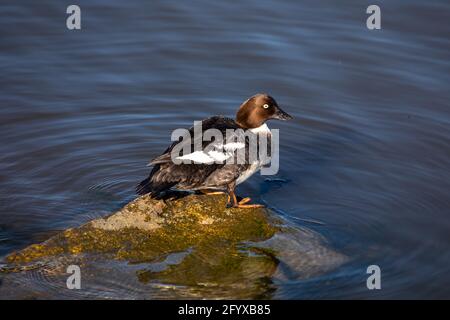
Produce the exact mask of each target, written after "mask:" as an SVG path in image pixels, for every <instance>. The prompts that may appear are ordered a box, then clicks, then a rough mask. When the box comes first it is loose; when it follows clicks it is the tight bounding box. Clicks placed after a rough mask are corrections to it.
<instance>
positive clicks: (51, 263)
mask: <svg viewBox="0 0 450 320" xmlns="http://www.w3.org/2000/svg"><path fill="white" fill-rule="evenodd" d="M225 204H226V196H225V195H192V194H191V195H187V196H184V197H181V198H176V199H172V200H156V199H152V198H151V197H149V196H148V195H145V196H142V197H139V198H137V199H136V200H134V201H132V202H130V203H129V204H127V205H126V206H125V207H124V208H122V209H121V210H119V211H117V212H116V213H113V214H111V215H109V216H108V217H105V218H100V219H96V220H92V221H90V222H88V223H86V224H84V225H82V226H80V227H78V228H72V229H67V230H65V231H63V232H61V233H59V234H56V235H55V236H53V237H51V238H50V239H48V240H47V241H45V242H43V243H41V244H34V245H31V246H29V247H27V248H25V249H23V250H21V251H17V252H14V253H12V254H10V255H9V256H7V257H6V259H5V260H6V266H5V267H3V271H10V272H11V271H23V270H30V269H31V270H33V269H34V270H41V271H40V272H45V273H46V275H45V277H42V276H40V277H39V278H46V279H49V278H50V277H51V276H53V275H55V276H58V275H59V276H61V277H62V276H65V267H66V266H67V265H69V264H73V263H74V264H78V265H80V266H81V267H82V269H84V270H90V271H89V272H88V273H87V274H85V273H84V276H83V277H84V278H83V279H84V281H85V283H86V282H89V281H90V280H89V275H91V276H92V281H93V282H92V283H94V282H96V281H97V282H98V281H100V280H99V279H101V277H100V276H99V274H101V273H102V272H104V271H103V270H101V269H102V268H104V266H105V261H110V262H109V263H107V265H108V267H107V269H108V270H110V271H109V272H110V273H111V272H112V271H111V270H115V271H116V272H117V269H118V270H124V269H123V265H122V263H121V261H122V262H126V263H127V264H128V267H127V270H126V271H123V272H122V274H121V275H116V276H115V277H117V278H121V277H127V278H130V274H129V272H131V273H132V274H134V275H135V278H136V279H137V280H138V283H139V284H134V285H133V288H137V287H140V286H141V285H142V286H145V285H148V284H149V283H151V284H160V285H173V286H175V287H174V288H177V289H176V290H175V291H177V292H178V293H177V294H176V295H175V297H177V296H182V297H185V298H186V297H229V298H266V297H268V296H267V295H268V294H270V293H271V292H272V291H273V286H272V279H273V278H274V277H278V278H280V279H281V278H283V277H286V274H287V271H286V270H288V273H289V274H290V275H296V276H301V277H309V276H312V275H314V274H317V273H320V272H325V271H327V270H329V269H330V268H332V267H334V266H337V265H338V264H339V263H342V261H343V259H342V258H343V257H342V256H341V255H339V254H337V253H335V252H334V251H332V250H330V249H328V248H327V247H325V246H323V245H322V244H321V243H322V240H321V238H320V237H318V236H317V235H316V234H315V233H310V232H308V231H305V230H301V231H300V230H295V229H292V228H291V227H288V226H287V225H286V224H285V223H284V222H283V221H282V220H281V219H280V218H278V217H275V216H274V215H273V214H272V213H271V212H270V210H267V209H261V208H255V209H248V208H247V209H235V208H232V209H227V208H226V206H225ZM298 235H300V237H298ZM294 238H295V239H294ZM302 239H303V240H304V241H302ZM285 248H289V249H288V250H285ZM319 258H320V259H319ZM114 261H116V262H114ZM118 263H119V264H118ZM115 264H116V268H115V267H113V266H114V265H115ZM297 265H300V266H301V268H302V270H298V268H297ZM279 266H282V268H279ZM32 272H36V271H32ZM124 273H125V274H127V275H126V276H124V275H123V274H124ZM93 275H95V277H94V276H93ZM94 278H95V279H94ZM9 280H10V285H11V286H13V285H14V283H17V281H20V282H21V281H22V280H20V279H19V278H17V277H12V278H11V279H9ZM116 281H120V279H117V280H116ZM127 282H128V281H127ZM55 283H58V284H59V285H61V288H63V287H64V285H63V284H65V283H64V282H63V281H60V280H55ZM52 290H53V291H54V288H52ZM61 290H62V289H61ZM65 292H67V290H66V291H65ZM46 294H47V293H46ZM86 294H87V295H88V296H89V294H88V293H86ZM156 297H158V296H156Z"/></svg>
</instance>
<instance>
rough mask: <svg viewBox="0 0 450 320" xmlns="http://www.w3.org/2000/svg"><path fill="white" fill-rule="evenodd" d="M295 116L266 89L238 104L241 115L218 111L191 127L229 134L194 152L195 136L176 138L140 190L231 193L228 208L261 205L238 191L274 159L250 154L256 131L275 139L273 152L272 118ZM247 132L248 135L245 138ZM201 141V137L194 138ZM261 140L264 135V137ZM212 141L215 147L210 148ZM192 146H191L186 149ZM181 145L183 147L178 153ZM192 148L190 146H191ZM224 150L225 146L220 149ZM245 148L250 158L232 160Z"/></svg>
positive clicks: (156, 194)
mask: <svg viewBox="0 0 450 320" xmlns="http://www.w3.org/2000/svg"><path fill="white" fill-rule="evenodd" d="M272 119H277V120H290V119H293V117H292V116H291V115H289V114H288V113H286V112H285V111H283V110H282V109H281V107H280V106H279V105H278V103H277V102H276V101H275V99H274V98H273V97H271V96H270V95H268V94H266V93H258V94H255V95H253V96H252V97H250V98H249V99H247V100H245V101H244V102H243V103H242V104H241V105H240V106H239V108H238V111H237V113H236V116H235V118H234V119H233V118H228V117H225V116H212V117H210V118H207V119H204V120H202V121H200V122H197V124H195V123H194V126H193V127H191V128H190V129H189V130H187V129H185V130H186V131H187V132H188V133H189V135H191V136H192V135H193V134H194V135H195V132H194V131H195V130H196V126H197V128H200V129H199V130H201V133H202V134H201V137H204V134H205V133H206V132H207V131H208V130H211V129H213V130H215V132H220V133H222V134H223V136H226V133H228V132H232V133H233V134H232V135H230V137H228V136H227V138H226V139H225V142H223V141H219V140H218V141H216V140H214V142H211V141H206V140H207V139H204V140H205V141H202V142H201V146H202V148H201V149H198V148H197V149H195V148H194V151H192V148H191V147H192V146H194V144H195V141H192V140H187V142H186V141H183V140H182V139H178V141H177V140H176V141H174V142H173V143H172V144H171V145H170V146H169V147H168V148H167V149H166V150H165V151H164V152H163V153H162V154H160V155H159V156H157V157H156V158H154V159H153V160H151V161H150V163H149V166H152V167H153V168H152V169H151V172H150V174H149V176H148V177H147V178H146V179H144V180H143V181H141V182H140V183H139V184H138V185H137V187H136V192H137V194H139V195H144V194H150V196H152V197H162V196H163V195H164V194H165V193H166V192H167V191H169V190H178V191H190V192H201V193H203V194H218V193H226V194H227V195H228V197H227V198H228V200H227V204H226V206H227V208H260V207H264V206H263V205H261V204H250V203H249V202H250V201H251V199H250V198H249V197H244V198H242V199H241V200H240V201H238V198H237V196H236V192H235V189H236V186H237V185H239V184H241V183H243V182H244V181H246V180H247V179H248V178H250V177H251V176H252V175H253V174H255V173H256V172H258V171H259V170H261V168H262V167H263V166H265V165H267V163H269V162H270V156H267V157H264V159H251V157H249V150H250V149H251V145H250V143H251V142H252V141H256V140H251V139H249V138H248V137H249V136H250V137H251V136H258V137H260V136H264V137H265V138H266V141H268V142H269V146H268V150H269V153H270V141H271V139H270V137H271V131H270V129H269V127H268V126H267V124H266V122H267V121H268V120H272ZM242 134H244V135H246V137H247V138H244V139H240V140H237V141H238V142H236V138H237V137H238V138H242ZM194 140H195V138H194ZM258 141H259V140H258ZM208 144H210V145H213V146H214V147H215V148H212V149H211V148H209V151H207V150H206V149H207V146H208ZM183 147H188V149H183ZM175 150H182V151H181V152H179V153H178V154H176V156H174V151H175ZM186 150H187V151H186ZM217 150H219V151H217ZM240 150H244V154H245V157H244V158H243V159H244V161H241V162H239V161H227V160H230V159H231V158H232V159H233V160H235V159H236V157H237V154H238V152H240Z"/></svg>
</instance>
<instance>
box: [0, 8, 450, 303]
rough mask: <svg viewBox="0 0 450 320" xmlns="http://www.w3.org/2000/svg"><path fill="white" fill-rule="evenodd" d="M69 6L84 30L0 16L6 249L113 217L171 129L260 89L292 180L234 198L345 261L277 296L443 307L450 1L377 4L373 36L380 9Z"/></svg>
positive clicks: (449, 176) (56, 11) (15, 12)
mask: <svg viewBox="0 0 450 320" xmlns="http://www.w3.org/2000/svg"><path fill="white" fill-rule="evenodd" d="M77 4H78V5H79V6H80V7H81V10H82V30H79V31H69V30H67V29H66V26H65V19H66V14H65V11H66V5H67V4H66V3H64V2H59V1H20V2H19V1H2V4H1V6H0V16H1V19H0V71H1V72H0V74H1V76H0V106H1V108H0V139H1V143H0V256H1V255H6V254H8V253H10V252H12V251H13V250H18V249H21V248H23V247H25V246H27V245H29V244H31V243H35V242H38V241H42V240H45V239H47V238H48V237H49V236H50V235H52V234H53V233H54V232H56V231H58V230H62V229H65V228H67V227H72V226H77V225H80V224H81V223H83V222H86V221H88V220H89V219H92V218H94V217H99V216H103V215H105V214H107V213H108V212H111V211H113V210H116V209H118V208H120V207H121V206H122V205H123V204H124V203H126V202H127V201H129V200H131V199H133V198H134V197H135V195H134V186H135V185H136V183H138V182H139V181H140V180H141V179H142V178H144V177H145V176H146V175H147V174H148V168H147V167H146V164H147V163H148V160H149V159H151V158H153V157H155V156H157V155H158V154H159V153H160V152H162V151H163V150H164V149H165V147H166V146H167V144H168V143H169V142H170V133H171V131H172V130H173V129H175V128H178V127H189V126H191V125H192V124H193V121H194V120H201V119H203V118H205V117H208V116H210V115H215V114H225V115H229V116H233V115H234V113H235V111H236V108H237V107H238V106H239V105H240V103H241V102H242V101H244V100H245V99H247V98H248V97H249V96H251V95H253V94H255V93H257V92H268V93H269V94H271V95H272V96H274V97H275V98H276V99H277V101H278V103H279V104H280V106H282V107H283V109H284V110H286V111H287V112H289V113H290V114H292V115H293V116H294V117H295V120H293V121H290V122H271V123H269V126H270V127H272V128H279V129H280V136H281V159H280V172H279V173H278V175H277V176H276V177H275V178H278V179H282V180H280V181H278V182H275V183H274V182H268V181H266V180H265V177H262V176H255V177H253V178H252V179H251V180H249V181H247V182H246V183H245V184H243V185H241V186H240V187H239V193H240V194H243V195H247V196H251V197H252V198H253V199H254V200H255V202H264V203H266V204H267V205H268V206H269V207H271V208H272V209H273V210H275V211H276V212H278V213H279V214H283V215H285V216H286V218H287V219H289V220H290V221H291V222H292V223H294V224H298V225H301V226H306V227H308V228H310V229H312V230H314V231H315V232H317V233H319V234H321V235H323V236H324V238H325V239H327V242H328V245H329V246H330V247H332V248H334V249H335V250H337V251H339V252H341V253H342V254H345V255H346V256H347V257H349V262H348V263H346V264H344V265H342V266H341V267H339V268H337V269H336V270H334V271H332V272H329V273H327V274H325V275H322V276H317V277H313V278H310V279H307V280H286V281H284V282H283V281H281V282H277V283H276V290H275V292H274V294H273V297H274V298H278V299H298V298H301V299H304V298H306V299H311V298H367V299H370V298H449V297H450V287H449V285H448V284H449V283H450V250H449V246H450V232H449V231H450V218H449V214H450V196H449V190H450V106H449V98H450V94H449V92H450V90H449V80H450V79H449V71H450V63H449V49H450V39H449V34H450V30H449V29H450V28H449V24H448V18H449V12H450V11H449V10H450V4H449V3H448V2H445V1H426V2H424V1H416V0H412V1H379V2H378V4H379V5H380V7H381V10H382V29H381V30H375V31H370V30H368V29H367V28H366V24H365V20H366V17H367V14H366V13H365V10H366V8H367V6H368V5H369V4H372V3H371V2H370V1H356V0H355V1H350V0H346V1H339V2H336V1H268V0H258V1H245V3H244V2H237V1H228V2H219V1H215V2H212V1H195V2H186V1H139V0H132V1H126V2H125V1H93V0H89V1H87V0H79V1H77ZM311 219H312V220H315V221H318V222H320V224H318V223H307V222H305V220H311ZM370 264H377V265H379V266H380V267H381V272H382V289H381V290H371V291H369V290H367V288H366V284H365V281H366V278H367V274H366V268H367V266H368V265H370ZM30 291H32V289H30ZM116 294H118V295H119V296H120V294H119V293H117V292H116ZM1 296H2V290H1V284H0V298H1ZM9 296H11V293H9ZM13 296H14V294H13Z"/></svg>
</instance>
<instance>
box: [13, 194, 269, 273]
mask: <svg viewBox="0 0 450 320" xmlns="http://www.w3.org/2000/svg"><path fill="white" fill-rule="evenodd" d="M225 201H226V196H225V195H188V196H186V197H182V198H180V199H176V200H169V201H163V200H155V199H152V198H150V197H149V196H148V195H145V196H142V197H140V198H137V199H136V200H134V201H132V202H130V203H129V204H127V205H126V206H125V207H124V208H122V209H121V210H119V211H118V212H116V213H114V214H112V215H110V216H108V217H105V218H100V219H96V220H92V221H90V222H88V223H87V224H85V225H83V226H81V227H79V228H73V229H67V230H65V231H63V232H61V233H59V234H57V235H56V236H54V237H52V238H50V239H49V240H47V241H45V242H44V243H42V244H35V245H31V246H29V247H27V248H25V249H23V250H21V251H18V252H14V253H12V254H10V255H9V256H7V258H6V261H7V262H8V263H10V264H25V263H30V262H33V261H37V260H39V259H42V258H45V257H50V256H56V255H59V254H72V255H76V254H80V253H86V252H88V253H96V254H108V255H109V256H113V257H114V258H116V259H125V260H128V261H130V262H134V263H137V262H143V261H153V260H154V259H158V258H160V257H161V256H164V255H167V254H169V253H172V252H180V251H184V250H186V249H188V248H193V249H194V250H201V249H202V248H203V247H211V246H214V247H217V248H219V247H223V244H224V243H226V245H227V247H232V246H233V245H236V244H238V243H240V242H242V241H261V240H265V239H269V238H270V237H272V236H273V234H274V233H275V232H276V230H277V228H276V227H275V226H274V224H273V223H271V220H273V218H270V217H269V214H268V211H267V210H266V209H259V208H257V209H227V208H226V206H225Z"/></svg>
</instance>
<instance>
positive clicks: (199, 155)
mask: <svg viewBox="0 0 450 320" xmlns="http://www.w3.org/2000/svg"><path fill="white" fill-rule="evenodd" d="M242 148H245V144H244V143H242V142H230V143H227V144H225V145H217V146H216V149H219V150H221V149H223V151H217V150H215V149H214V150H210V151H208V152H205V151H204V150H200V151H195V152H192V153H189V154H186V155H183V156H180V157H177V158H176V159H177V160H190V161H193V162H194V163H204V164H212V163H223V162H225V161H226V160H227V159H229V158H231V157H232V156H233V153H234V151H236V150H237V149H242Z"/></svg>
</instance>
